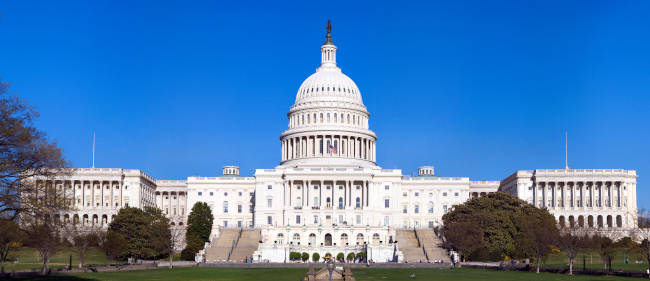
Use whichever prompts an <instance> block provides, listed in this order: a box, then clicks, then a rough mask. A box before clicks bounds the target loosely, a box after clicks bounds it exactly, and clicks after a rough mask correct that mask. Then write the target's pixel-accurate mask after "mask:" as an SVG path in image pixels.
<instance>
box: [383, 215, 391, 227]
mask: <svg viewBox="0 0 650 281" xmlns="http://www.w3.org/2000/svg"><path fill="white" fill-rule="evenodd" d="M389 222H390V217H389V216H385V217H384V226H387V225H388V223H389Z"/></svg>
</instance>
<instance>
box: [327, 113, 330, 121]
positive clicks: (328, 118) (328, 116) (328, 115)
mask: <svg viewBox="0 0 650 281" xmlns="http://www.w3.org/2000/svg"><path fill="white" fill-rule="evenodd" d="M329 122H330V114H329V113H327V123H329Z"/></svg>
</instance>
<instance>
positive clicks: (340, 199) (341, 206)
mask: <svg viewBox="0 0 650 281" xmlns="http://www.w3.org/2000/svg"><path fill="white" fill-rule="evenodd" d="M339 209H343V197H339Z"/></svg>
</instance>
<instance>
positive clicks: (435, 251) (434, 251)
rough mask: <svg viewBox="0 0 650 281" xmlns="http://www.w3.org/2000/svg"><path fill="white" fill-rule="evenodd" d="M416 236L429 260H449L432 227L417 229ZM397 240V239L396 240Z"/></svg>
mask: <svg viewBox="0 0 650 281" xmlns="http://www.w3.org/2000/svg"><path fill="white" fill-rule="evenodd" d="M416 231H417V237H418V238H420V245H421V246H422V247H424V251H425V254H426V256H427V258H429V261H433V260H437V261H443V262H451V259H450V258H449V254H448V253H447V250H446V249H444V248H443V247H442V241H441V240H440V238H438V236H437V235H436V233H435V232H434V231H433V229H418V230H416ZM398 241H399V240H398Z"/></svg>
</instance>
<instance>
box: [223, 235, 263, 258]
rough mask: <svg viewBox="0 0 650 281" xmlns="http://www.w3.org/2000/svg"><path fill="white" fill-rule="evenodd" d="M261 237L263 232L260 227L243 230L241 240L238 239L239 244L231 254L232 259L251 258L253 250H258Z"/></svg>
mask: <svg viewBox="0 0 650 281" xmlns="http://www.w3.org/2000/svg"><path fill="white" fill-rule="evenodd" d="M261 239H262V233H261V231H260V230H259V229H244V230H242V232H241V236H240V237H239V241H237V245H236V247H235V249H233V251H232V254H231V255H230V260H231V261H236V262H239V261H243V260H244V259H246V258H250V257H251V256H252V255H253V252H255V251H257V247H258V245H259V242H260V240H261Z"/></svg>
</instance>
